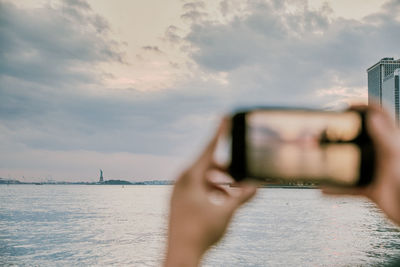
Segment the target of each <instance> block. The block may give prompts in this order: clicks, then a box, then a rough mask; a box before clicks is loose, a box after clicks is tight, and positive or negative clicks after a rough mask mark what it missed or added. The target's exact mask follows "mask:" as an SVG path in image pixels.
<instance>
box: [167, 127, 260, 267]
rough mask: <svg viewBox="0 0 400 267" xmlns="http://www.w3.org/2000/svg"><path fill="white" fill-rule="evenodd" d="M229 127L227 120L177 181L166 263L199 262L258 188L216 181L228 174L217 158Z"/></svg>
mask: <svg viewBox="0 0 400 267" xmlns="http://www.w3.org/2000/svg"><path fill="white" fill-rule="evenodd" d="M226 128H227V121H226V120H224V121H223V122H222V123H221V125H220V127H219V129H218V131H217V133H216V135H215V136H214V138H213V139H212V140H211V142H210V143H209V145H208V146H207V148H206V149H205V151H204V152H203V154H202V155H201V156H200V157H199V158H198V159H197V160H196V161H195V162H194V164H193V165H192V166H191V167H190V168H189V169H187V170H186V171H184V172H183V174H182V175H181V176H180V177H179V178H178V179H177V181H176V183H175V186H174V190H173V193H172V197H171V206H170V218H169V231H168V248H167V257H166V261H165V266H197V265H198V264H199V263H200V260H201V257H202V255H203V254H204V253H205V251H206V250H207V249H208V248H209V247H210V246H211V245H213V244H215V243H216V242H217V241H218V240H220V239H221V237H222V236H223V235H224V233H225V231H226V228H227V226H228V224H229V222H230V220H231V218H232V215H233V214H234V212H235V210H236V209H237V208H238V207H239V206H240V205H241V204H243V203H245V202H246V201H247V200H249V199H250V198H251V197H252V196H253V195H254V194H255V192H256V188H255V186H252V185H248V184H241V185H238V187H236V188H229V187H228V186H223V185H221V184H217V183H215V182H214V179H215V178H216V176H218V175H225V176H228V174H227V173H226V172H225V171H224V170H223V168H222V167H221V166H218V164H217V163H216V162H215V161H214V151H215V148H216V145H217V142H218V138H219V137H220V136H221V135H222V134H223V133H224V131H226ZM230 179H232V178H230Z"/></svg>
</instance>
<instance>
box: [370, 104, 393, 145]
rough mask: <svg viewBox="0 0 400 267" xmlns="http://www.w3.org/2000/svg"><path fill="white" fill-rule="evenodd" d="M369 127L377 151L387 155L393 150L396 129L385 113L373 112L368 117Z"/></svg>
mask: <svg viewBox="0 0 400 267" xmlns="http://www.w3.org/2000/svg"><path fill="white" fill-rule="evenodd" d="M367 127H368V132H369V133H370V135H371V138H372V140H373V142H374V144H375V147H376V149H377V150H380V151H382V152H384V153H385V152H387V151H388V150H390V149H391V144H392V143H393V141H392V135H393V131H394V129H393V127H392V125H390V121H389V119H388V118H386V117H385V116H384V115H383V113H381V112H379V111H372V112H371V113H370V114H369V115H368V121H367Z"/></svg>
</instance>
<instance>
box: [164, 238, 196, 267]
mask: <svg viewBox="0 0 400 267" xmlns="http://www.w3.org/2000/svg"><path fill="white" fill-rule="evenodd" d="M202 256H203V252H202V251H201V250H200V249H197V248H194V247H191V246H189V245H185V244H177V243H173V242H169V244H168V248H167V254H166V258H165V262H164V266H165V267H170V266H178V267H179V266H185V267H189V266H190V267H191V266H199V264H200V261H201V257H202Z"/></svg>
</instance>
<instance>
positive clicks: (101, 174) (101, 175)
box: [99, 169, 103, 183]
mask: <svg viewBox="0 0 400 267" xmlns="http://www.w3.org/2000/svg"><path fill="white" fill-rule="evenodd" d="M99 182H100V183H102V182H103V170H102V169H100V181H99Z"/></svg>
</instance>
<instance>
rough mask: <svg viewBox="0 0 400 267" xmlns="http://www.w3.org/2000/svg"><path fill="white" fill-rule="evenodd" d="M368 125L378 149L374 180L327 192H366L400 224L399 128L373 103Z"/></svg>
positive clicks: (354, 193)
mask: <svg viewBox="0 0 400 267" xmlns="http://www.w3.org/2000/svg"><path fill="white" fill-rule="evenodd" d="M367 129H368V131H369V133H370V135H371V138H372V140H373V143H374V146H375V152H376V166H375V174H374V180H373V182H372V183H371V184H370V185H368V186H366V187H363V188H346V189H339V188H325V189H324V190H323V191H324V192H325V193H328V194H351V195H363V196H366V197H368V198H369V199H371V200H372V201H374V202H375V203H376V204H377V205H378V207H380V208H381V209H382V210H383V211H384V212H385V214H386V215H387V216H388V217H389V218H390V219H392V220H393V221H394V222H395V223H397V224H399V225H400V132H399V129H398V128H397V127H396V126H395V125H394V123H393V121H392V120H391V118H390V116H389V115H388V114H387V113H386V112H385V111H383V110H381V108H380V107H378V106H376V105H370V106H369V107H368V114H367Z"/></svg>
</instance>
